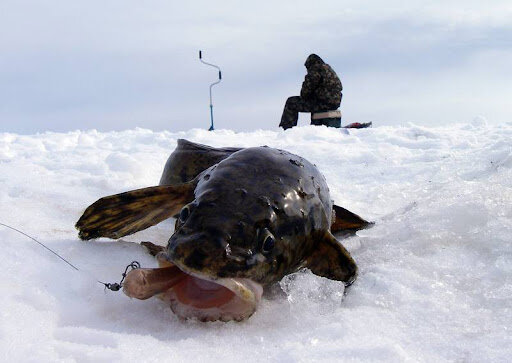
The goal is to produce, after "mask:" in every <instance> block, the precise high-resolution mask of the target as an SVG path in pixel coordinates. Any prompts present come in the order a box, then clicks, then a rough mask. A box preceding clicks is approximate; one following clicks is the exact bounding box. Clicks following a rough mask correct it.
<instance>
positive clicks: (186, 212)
mask: <svg viewBox="0 0 512 363" xmlns="http://www.w3.org/2000/svg"><path fill="white" fill-rule="evenodd" d="M189 215H190V208H189V207H188V205H186V206H184V207H183V208H181V211H180V222H181V223H185V221H186V220H187V218H188V216H189Z"/></svg>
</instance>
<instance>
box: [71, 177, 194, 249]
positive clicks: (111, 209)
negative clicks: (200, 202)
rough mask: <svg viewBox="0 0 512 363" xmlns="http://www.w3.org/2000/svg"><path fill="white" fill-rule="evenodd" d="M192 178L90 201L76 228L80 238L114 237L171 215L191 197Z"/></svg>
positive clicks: (140, 228) (151, 224)
mask: <svg viewBox="0 0 512 363" xmlns="http://www.w3.org/2000/svg"><path fill="white" fill-rule="evenodd" d="M195 185H196V184H195V181H192V182H189V183H184V184H179V185H173V186H157V187H149V188H143V189H137V190H132V191H129V192H125V193H120V194H116V195H111V196H108V197H104V198H101V199H99V200H97V201H96V202H94V203H93V204H91V205H90V206H89V207H87V209H86V210H85V212H84V214H83V215H82V217H80V219H79V220H78V222H76V225H75V227H76V228H77V229H78V230H79V233H78V235H79V237H80V238H81V239H83V240H88V239H92V238H98V237H108V238H113V239H117V238H120V237H123V236H126V235H129V234H132V233H135V232H137V231H141V230H143V229H146V228H148V227H151V226H153V225H155V224H157V223H160V222H161V221H163V220H165V219H167V218H169V217H172V216H174V215H175V214H177V213H178V212H179V211H180V209H181V208H182V207H183V206H184V205H186V204H188V203H189V202H191V201H192V200H193V199H194V189H195Z"/></svg>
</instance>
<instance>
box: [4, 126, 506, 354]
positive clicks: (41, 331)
mask: <svg viewBox="0 0 512 363" xmlns="http://www.w3.org/2000/svg"><path fill="white" fill-rule="evenodd" d="M178 138H187V139H189V140H192V141H195V142H200V143H205V144H209V145H213V146H258V145H269V146H272V147H278V148H283V149H286V150H289V151H291V152H294V153H297V154H299V155H301V156H304V157H306V158H307V159H308V160H310V161H311V162H313V163H315V164H317V166H318V167H319V169H320V170H321V171H322V172H323V173H324V175H325V176H326V178H327V181H328V183H329V185H330V188H331V193H332V197H333V199H334V200H335V201H336V203H337V204H340V205H342V206H344V207H346V208H348V209H350V210H352V211H353V212H356V213H358V214H360V215H362V216H364V217H365V218H368V219H371V220H374V221H376V225H375V227H373V228H372V229H369V230H365V231H361V232H360V233H358V235H357V236H355V237H352V238H350V239H347V240H345V241H344V243H345V245H346V246H347V248H348V249H349V250H350V251H351V252H352V254H353V256H354V258H355V259H356V261H357V262H358V264H359V268H360V275H359V279H358V280H357V282H356V283H355V284H354V285H353V286H352V287H351V288H350V289H349V290H348V291H347V294H346V296H345V297H344V298H343V287H342V286H340V284H339V283H335V282H331V281H329V280H325V279H322V278H318V277H315V276H313V275H311V274H310V273H307V274H298V275H295V277H294V278H287V279H285V281H283V282H282V287H283V290H284V291H285V293H281V294H274V295H272V296H271V297H269V298H266V299H265V300H264V301H263V302H262V304H261V306H260V308H259V309H258V311H257V312H256V314H255V315H254V316H252V317H251V318H250V319H249V320H247V321H245V322H243V323H234V322H232V323H206V324H205V323H200V322H196V321H186V322H183V321H180V320H179V319H177V318H176V317H175V316H174V315H172V313H171V311H170V309H169V308H168V307H166V306H165V305H164V304H163V303H162V302H160V301H159V300H157V299H151V300H148V301H135V300H130V299H129V298H127V297H126V296H124V295H123V294H122V293H121V292H118V293H114V292H104V291H103V288H102V286H101V285H100V284H98V283H97V282H96V281H95V278H98V279H101V280H104V281H112V282H113V281H118V280H119V277H120V274H121V272H122V271H123V269H124V266H126V265H127V264H128V263H129V262H131V261H132V260H138V261H140V262H141V264H142V265H143V266H155V265H156V264H155V262H154V261H153V260H152V258H150V257H149V256H148V255H147V254H146V253H145V252H144V250H143V249H142V248H140V247H139V246H137V245H135V244H131V243H127V242H112V241H108V240H104V241H103V240H102V241H96V242H87V243H85V242H81V241H79V240H78V238H77V234H76V231H75V229H74V227H73V226H74V223H75V221H76V220H77V219H78V217H79V216H80V215H81V213H82V211H83V210H84V208H85V207H86V206H87V205H89V204H90V203H92V202H93V201H95V200H96V199H97V198H99V197H101V196H105V195H108V194H113V193H117V192H121V191H125V190H129V189H134V188H139V187H144V186H150V185H155V184H156V183H157V182H158V180H159V177H160V173H161V171H162V169H163V165H164V163H165V161H166V159H167V157H168V155H169V153H170V152H171V151H172V150H173V149H174V147H175V145H176V140H177V139H178ZM0 186H1V188H0V203H1V204H0V205H1V207H0V222H2V223H7V224H10V225H12V226H14V227H17V228H19V229H22V230H23V231H25V232H26V233H29V234H31V235H33V236H34V237H36V238H38V239H39V240H41V241H42V242H44V243H46V244H47V245H48V246H50V247H51V248H53V249H55V250H57V251H59V252H60V253H61V254H62V255H63V256H65V257H66V258H68V259H69V260H70V261H71V262H72V263H74V264H75V265H77V266H78V267H79V268H80V269H81V270H82V271H81V272H76V271H74V270H73V269H71V268H70V267H69V266H67V265H65V264H64V263H62V261H60V260H58V259H57V258H56V257H55V256H53V255H51V254H50V253H48V252H47V251H46V250H44V249H43V248H42V247H40V246H38V245H37V244H35V243H34V242H33V241H31V240H29V239H27V238H26V237H24V236H22V235H19V234H17V233H15V232H13V231H10V230H8V229H6V228H4V227H1V226H0V242H1V247H2V256H3V258H2V262H1V267H2V273H1V277H0V294H1V296H2V299H1V300H0V316H1V319H0V361H4V362H7V361H11V362H14V361H30V362H47V361H56V360H61V361H69V362H72V361H79V362H88V361H90V362H113V361H122V362H131V361H137V362H140V361H164V362H165V361H169V362H180V361H196V362H201V361H240V360H244V361H247V362H253V361H263V360H269V361H276V362H277V361H279V362H294V361H308V362H309V361H390V362H396V361H428V362H439V361H457V362H477V361H478V362H482V361H494V362H505V361H510V359H511V357H512V123H508V124H505V125H500V126H489V125H487V124H486V123H485V121H483V120H475V121H474V122H473V123H469V124H467V125H450V126H447V127H443V128H428V127H419V126H415V125H409V126H407V127H377V128H373V129H365V130H351V131H350V134H349V135H346V134H343V133H342V132H340V131H339V130H333V129H327V128H323V127H312V126H306V127H299V128H294V129H291V130H288V131H286V132H283V131H278V132H276V131H256V132H252V133H234V132H232V131H226V130H219V131H215V132H207V131H202V130H191V131H188V132H181V133H169V132H159V133H155V132H152V131H149V130H144V129H136V130H128V131H124V132H112V133H99V132H96V131H76V132H70V133H66V134H60V133H44V134H38V135H31V136H22V135H15V134H7V133H4V134H0ZM172 229H173V224H172V221H167V222H164V223H162V224H160V225H158V226H156V227H153V228H151V229H149V230H147V231H143V232H140V233H138V234H136V235H133V236H129V238H126V240H127V241H140V240H152V241H154V242H157V243H161V244H165V242H166V241H167V239H168V237H169V236H170V234H171V232H172Z"/></svg>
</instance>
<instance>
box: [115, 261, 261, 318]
mask: <svg viewBox="0 0 512 363" xmlns="http://www.w3.org/2000/svg"><path fill="white" fill-rule="evenodd" d="M159 262H160V266H161V267H160V268H154V269H146V268H144V269H136V270H132V271H130V272H129V273H128V274H127V275H126V278H125V281H124V283H123V291H124V293H125V294H126V295H127V296H129V297H132V298H136V299H140V300H145V299H148V298H150V297H152V296H157V297H159V298H160V299H162V300H163V301H165V302H168V303H169V304H170V307H171V309H172V311H173V312H174V313H175V314H176V315H178V316H179V317H180V318H184V319H189V318H196V319H198V320H200V321H216V320H221V321H231V320H235V321H242V320H245V319H247V318H249V317H250V316H251V315H252V314H253V313H254V312H255V311H256V308H257V306H258V303H259V302H260V300H261V295H262V293H263V287H262V286H261V285H260V284H259V283H256V282H254V281H252V280H250V279H247V278H212V277H209V276H206V275H201V274H198V273H196V272H191V271H186V269H185V268H182V267H179V266H178V265H176V264H174V263H171V262H168V261H162V260H159Z"/></svg>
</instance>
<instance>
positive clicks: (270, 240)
mask: <svg viewBox="0 0 512 363" xmlns="http://www.w3.org/2000/svg"><path fill="white" fill-rule="evenodd" d="M275 244H276V239H275V238H274V236H272V234H271V233H270V232H268V231H267V233H266V234H265V237H264V240H263V245H262V249H263V252H266V253H268V252H270V251H272V249H273V248H274V246H275Z"/></svg>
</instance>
